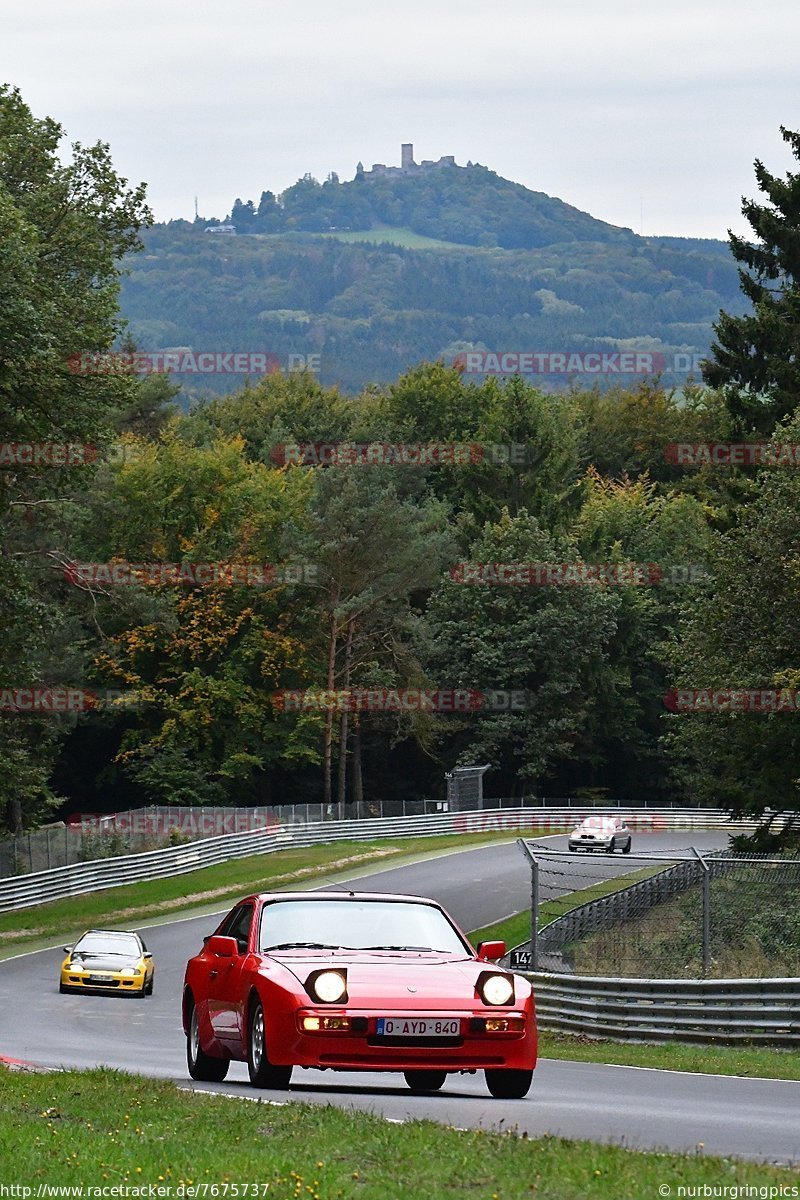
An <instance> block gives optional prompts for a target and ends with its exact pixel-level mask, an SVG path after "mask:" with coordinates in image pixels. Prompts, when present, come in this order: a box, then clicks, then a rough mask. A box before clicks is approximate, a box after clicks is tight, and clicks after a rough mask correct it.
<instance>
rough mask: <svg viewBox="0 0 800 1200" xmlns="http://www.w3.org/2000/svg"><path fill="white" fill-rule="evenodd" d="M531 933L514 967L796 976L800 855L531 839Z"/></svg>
mask: <svg viewBox="0 0 800 1200" xmlns="http://www.w3.org/2000/svg"><path fill="white" fill-rule="evenodd" d="M524 845H525V847H526V851H527V853H528V855H529V858H530V861H531V870H532V913H531V929H532V934H531V940H530V941H529V942H527V943H525V944H523V945H522V946H520V947H517V948H515V950H514V951H512V954H511V956H510V962H511V965H512V966H517V967H530V968H532V969H534V970H543V971H553V972H558V973H564V974H575V975H584V976H615V977H619V978H640V979H702V978H707V979H765V978H778V977H782V978H794V977H798V976H800V859H798V858H789V857H787V858H770V857H767V856H766V855H761V856H754V855H751V854H750V855H742V854H733V853H731V852H729V851H719V850H717V851H712V852H710V853H708V852H706V853H700V852H699V851H697V850H695V849H694V848H693V847H691V846H688V847H686V848H685V849H683V850H675V851H670V852H669V853H666V854H663V855H656V854H649V855H633V854H631V855H627V856H625V858H624V859H623V858H621V857H619V856H617V855H608V854H600V855H597V854H591V855H589V854H580V855H575V854H569V853H563V852H559V851H554V850H552V849H550V848H549V847H546V846H543V845H538V846H537V844H536V843H531V842H526V843H524Z"/></svg>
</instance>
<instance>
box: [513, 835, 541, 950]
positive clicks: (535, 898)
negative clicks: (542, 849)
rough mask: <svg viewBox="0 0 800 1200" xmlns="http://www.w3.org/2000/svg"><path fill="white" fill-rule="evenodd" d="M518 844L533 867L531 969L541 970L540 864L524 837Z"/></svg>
mask: <svg viewBox="0 0 800 1200" xmlns="http://www.w3.org/2000/svg"><path fill="white" fill-rule="evenodd" d="M517 845H518V846H519V848H520V850H521V851H522V853H523V854H524V855H525V857H526V858H527V860H528V862H529V863H530V867H531V958H530V967H529V970H531V971H538V970H539V864H538V862H537V861H536V858H535V857H534V856H533V855H532V854H531V852H530V850H529V849H528V844H527V842H526V841H525V839H524V838H517Z"/></svg>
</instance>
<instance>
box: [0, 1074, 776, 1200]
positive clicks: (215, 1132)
mask: <svg viewBox="0 0 800 1200" xmlns="http://www.w3.org/2000/svg"><path fill="white" fill-rule="evenodd" d="M534 1087H535V1084H534ZM542 1102H543V1103H544V1102H546V1101H544V1100H542ZM499 1116H500V1111H499V1110H498V1119H499ZM0 1157H1V1158H2V1161H3V1162H4V1163H5V1164H6V1168H5V1172H4V1174H5V1178H4V1179H3V1182H4V1183H6V1184H11V1183H16V1184H18V1185H19V1184H25V1185H27V1186H33V1187H34V1189H35V1187H36V1185H37V1184H39V1183H50V1184H55V1185H61V1186H70V1185H72V1186H75V1185H84V1186H86V1185H90V1186H93V1187H104V1186H114V1185H117V1186H118V1187H120V1188H125V1187H128V1188H145V1189H146V1188H148V1187H149V1185H151V1184H152V1185H154V1186H155V1187H158V1186H164V1187H165V1188H167V1187H168V1188H169V1189H170V1193H164V1194H169V1195H171V1196H172V1197H173V1198H175V1197H177V1196H180V1195H181V1188H182V1189H183V1193H184V1194H186V1195H190V1194H191V1193H190V1192H189V1187H190V1186H194V1187H196V1188H197V1191H196V1192H195V1195H196V1196H199V1197H202V1196H203V1191H202V1188H203V1185H207V1189H208V1190H207V1191H206V1196H207V1197H214V1196H218V1197H223V1196H224V1195H225V1192H224V1190H223V1189H224V1185H225V1184H226V1183H227V1184H228V1185H229V1191H228V1193H227V1194H228V1196H235V1195H236V1193H235V1192H234V1190H233V1185H237V1184H238V1185H240V1187H241V1185H242V1184H244V1183H248V1184H256V1185H259V1186H258V1190H257V1192H256V1191H252V1192H248V1193H247V1195H248V1196H255V1195H257V1196H258V1197H259V1198H266V1200H351V1198H352V1197H358V1198H359V1200H417V1198H424V1200H450V1198H453V1200H455V1198H456V1197H459V1198H461V1197H476V1200H516V1198H522V1197H531V1196H534V1195H535V1196H541V1197H547V1198H548V1200H642V1198H643V1197H647V1198H649V1197H657V1196H658V1195H659V1190H658V1189H659V1186H663V1185H668V1186H669V1187H670V1188H671V1189H672V1195H673V1196H677V1194H678V1192H677V1189H678V1187H679V1186H680V1185H686V1184H689V1185H694V1186H697V1185H700V1186H702V1185H704V1184H707V1185H709V1186H716V1187H720V1186H724V1185H727V1187H728V1188H730V1189H733V1188H734V1187H736V1186H741V1185H744V1184H747V1185H750V1186H761V1187H765V1188H768V1187H769V1186H770V1185H772V1186H773V1187H776V1188H777V1187H778V1186H779V1185H781V1184H783V1185H784V1187H785V1186H787V1185H789V1184H790V1183H791V1182H792V1179H793V1176H792V1175H791V1174H790V1173H789V1172H788V1171H786V1170H782V1169H780V1168H777V1167H772V1166H761V1165H757V1164H755V1163H749V1162H743V1161H736V1160H726V1159H720V1158H711V1157H709V1158H705V1157H699V1156H697V1155H681V1154H662V1153H641V1152H637V1151H631V1150H625V1149H622V1148H620V1147H615V1146H602V1145H595V1144H593V1143H591V1142H577V1141H568V1140H566V1139H562V1138H555V1137H550V1136H544V1137H542V1138H537V1139H528V1138H527V1137H525V1136H517V1135H516V1134H515V1133H513V1132H510V1133H502V1134H501V1133H491V1132H487V1131H484V1130H474V1131H467V1132H464V1131H459V1130H455V1129H450V1128H447V1127H443V1126H440V1125H437V1124H435V1123H434V1122H432V1121H413V1122H409V1123H407V1124H404V1125H396V1124H390V1123H389V1122H387V1121H384V1120H382V1119H381V1118H380V1117H377V1116H374V1115H372V1114H355V1113H349V1112H345V1111H343V1110H341V1109H337V1108H334V1107H331V1106H326V1107H323V1106H317V1105H306V1104H297V1103H290V1104H287V1105H285V1106H281V1107H278V1106H273V1105H264V1104H253V1103H248V1102H247V1101H245V1100H238V1099H230V1098H227V1097H224V1096H216V1095H213V1094H211V1093H203V1092H196V1093H192V1092H187V1091H179V1090H178V1089H176V1088H175V1086H174V1085H173V1084H171V1083H167V1082H162V1081H159V1080H153V1079H143V1078H142V1079H140V1078H135V1077H132V1076H127V1075H123V1074H121V1073H119V1072H114V1071H105V1070H103V1071H87V1072H65V1073H63V1074H50V1075H45V1074H30V1073H18V1072H9V1071H2V1084H1V1085H0ZM12 1164H13V1166H12ZM212 1185H217V1190H216V1192H214V1191H212V1190H211V1189H212ZM267 1185H268V1186H267ZM130 1194H135V1193H130ZM145 1194H147V1193H146V1192H145ZM238 1194H239V1196H242V1192H241V1191H239V1193H238ZM662 1194H663V1193H662ZM728 1194H729V1195H730V1194H735V1193H733V1192H732V1191H731V1192H729V1193H728ZM762 1194H765V1195H768V1194H769V1192H766V1191H765V1192H764V1193H762ZM773 1194H774V1195H777V1194H778V1192H777V1191H776V1192H774V1193H773ZM34 1195H35V1190H34Z"/></svg>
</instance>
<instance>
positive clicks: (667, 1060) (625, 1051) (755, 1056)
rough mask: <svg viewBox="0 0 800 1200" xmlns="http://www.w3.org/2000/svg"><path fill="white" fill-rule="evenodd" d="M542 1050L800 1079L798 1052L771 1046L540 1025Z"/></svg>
mask: <svg viewBox="0 0 800 1200" xmlns="http://www.w3.org/2000/svg"><path fill="white" fill-rule="evenodd" d="M539 1054H540V1055H541V1056H542V1058H563V1059H569V1060H571V1061H573V1062H593V1063H605V1064H609V1065H615V1066H623V1067H653V1068H655V1069H657V1070H662V1071H690V1072H692V1073H693V1074H694V1073H698V1074H701V1073H704V1074H707V1075H747V1076H751V1077H754V1078H760V1079H794V1080H798V1081H800V1055H799V1054H798V1053H797V1051H796V1050H778V1049H774V1048H772V1047H769V1046H705V1045H696V1044H695V1043H688V1042H656V1043H652V1042H651V1043H644V1042H609V1041H603V1040H600V1039H598V1038H591V1037H587V1036H586V1035H584V1034H569V1033H551V1032H548V1031H547V1030H541V1031H540V1033H539Z"/></svg>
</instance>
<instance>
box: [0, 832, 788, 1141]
mask: <svg viewBox="0 0 800 1200" xmlns="http://www.w3.org/2000/svg"><path fill="white" fill-rule="evenodd" d="M724 841H725V835H724V834H721V833H716V832H714V833H712V832H705V833H701V832H698V831H697V830H693V831H691V833H687V832H680V833H674V832H668V833H666V832H662V833H654V834H638V835H636V838H635V843H636V844H635V850H641V851H643V852H644V851H647V852H655V853H659V854H660V853H661V852H662V851H667V850H668V849H670V848H683V847H685V846H688V845H689V844H693V845H695V846H697V847H698V848H699V849H712V848H713V847H715V846H719V845H722V844H724ZM545 844H547V845H550V846H552V847H554V848H563V847H564V845H565V839H564V838H561V837H554V838H548V839H547V841H546V843H545ZM575 857H576V858H577V859H578V861H577V862H575V863H574V865H573V862H572V858H566V856H565V859H564V862H565V864H566V866H567V867H568V868H571V869H572V870H573V871H574V872H576V873H581V872H585V870H586V869H587V868H586V864H585V862H584V859H583V856H575ZM603 857H604V858H605V856H603ZM606 862H607V863H608V869H611V870H614V871H615V872H616V871H617V869H619V871H620V872H622V871H625V870H635V869H637V868H638V867H639V866H641V865H642V864H637V863H636V862H631V861H630V860H628V859H625V858H623V856H622V855H616V856H615V857H614V860H613V863H614V866H613V867H612V866H611V860H609V859H606ZM608 869H607V870H606V871H605V872H604V873H608ZM566 886H567V884H566V883H565V888H566ZM573 886H574V885H573ZM353 887H354V888H356V889H364V890H374V891H382V892H399V893H403V892H408V893H411V894H417V895H425V896H430V897H431V898H433V899H436V900H438V901H439V902H440V903H442V904H443V905H444V906H445V908H447V910H448V911H449V912H450V913H451V915H452V916H453V917H454V918H455V920H456V921H458V923H459V924H460V925H461V926H462V928H464V929H467V930H469V929H473V928H476V927H478V926H481V925H486V924H489V923H491V922H493V921H495V920H499V919H501V918H503V917H505V916H507V915H509V914H510V913H512V912H517V911H520V910H522V909H523V908H525V906H526V904H527V903H528V898H529V895H530V872H529V868H528V865H527V863H526V861H525V859H524V857H523V855H522V854H521V852H520V851H519V850H518V849H517V848H516V847H515V846H514V844H513V841H512V842H508V843H500V844H493V845H491V846H486V847H480V848H473V849H470V850H465V851H460V852H456V853H452V852H451V853H448V854H446V855H442V856H438V857H435V858H429V859H426V860H424V861H422V862H416V863H412V864H409V865H406V866H398V867H395V868H391V869H388V870H383V871H380V872H378V873H373V874H369V875H367V874H359V875H358V877H354V878H353ZM228 907H230V905H226V906H225V908H224V910H223V912H224V911H227V909H228ZM221 916H222V912H221V913H220V917H216V916H202V917H192V918H189V919H183V920H177V921H175V920H173V921H170V922H169V923H167V924H161V925H155V926H153V927H151V928H149V929H147V932H146V934H145V936H146V940H147V944H148V947H149V948H150V949H151V950H152V952H153V954H154V958H155V963H156V979H155V991H154V994H153V996H152V997H148V998H147V999H144V1000H139V999H136V998H134V997H130V996H116V995H115V996H92V995H63V996H62V995H60V994H59V992H58V968H59V965H60V961H61V958H62V957H63V954H62V952H61V950H60V949H51V950H41V951H37V952H35V953H28V954H22V955H19V956H17V957H15V958H10V959H6V960H5V961H3V962H0V1056H4V1057H7V1058H10V1059H16V1060H23V1061H28V1062H32V1063H36V1064H41V1065H44V1066H50V1067H57V1066H65V1067H93V1066H97V1065H99V1064H103V1065H107V1066H112V1067H117V1068H119V1069H121V1070H126V1071H132V1072H136V1073H139V1074H147V1075H153V1076H158V1077H162V1078H163V1077H166V1078H171V1079H175V1080H176V1081H177V1082H179V1083H181V1084H182V1085H184V1086H191V1087H195V1088H202V1089H203V1090H213V1091H220V1092H225V1093H229V1094H233V1095H241V1096H248V1097H251V1098H253V1097H256V1096H259V1097H260V1098H262V1099H269V1100H273V1101H275V1102H285V1101H286V1099H287V1097H288V1098H290V1099H291V1098H294V1099H297V1100H304V1101H308V1102H314V1103H323V1104H326V1103H332V1104H336V1105H340V1106H345V1107H350V1108H356V1109H367V1110H369V1111H370V1112H378V1113H382V1114H384V1115H385V1116H387V1117H390V1118H393V1119H395V1120H407V1119H419V1118H422V1117H428V1118H431V1119H433V1120H437V1121H442V1122H444V1123H447V1124H450V1125H454V1126H461V1127H476V1126H482V1127H483V1128H494V1127H497V1126H499V1125H502V1127H503V1128H506V1129H508V1128H511V1127H515V1128H517V1129H518V1130H519V1131H520V1132H523V1131H525V1132H527V1133H528V1134H529V1135H530V1136H531V1137H535V1136H539V1135H541V1134H542V1133H545V1132H548V1133H550V1134H553V1135H561V1136H564V1137H575V1138H588V1139H591V1140H594V1141H603V1142H615V1143H622V1144H625V1145H627V1146H631V1147H639V1148H650V1149H654V1148H662V1149H670V1150H695V1149H700V1150H701V1151H704V1152H706V1153H714V1154H722V1155H726V1156H728V1155H730V1156H740V1157H747V1158H753V1159H758V1160H763V1161H773V1162H780V1163H787V1162H800V1083H796V1082H790V1081H784V1080H766V1079H749V1078H736V1077H726V1076H714V1075H694V1074H684V1073H679V1072H668V1071H656V1070H649V1069H641V1068H632V1067H619V1066H605V1065H601V1064H595V1063H579V1062H566V1061H557V1060H546V1059H545V1060H540V1063H539V1065H538V1067H537V1069H536V1073H535V1076H534V1084H533V1087H532V1089H531V1091H530V1093H529V1095H528V1096H527V1097H526V1098H525V1099H524V1100H493V1099H491V1098H490V1097H489V1095H488V1093H487V1091H486V1087H485V1084H484V1081H483V1078H482V1076H481V1075H480V1074H478V1075H451V1076H449V1077H448V1080H447V1083H446V1084H445V1087H444V1088H443V1089H442V1091H441V1092H439V1093H437V1094H435V1095H430V1096H414V1095H412V1094H411V1093H410V1092H409V1091H408V1089H407V1088H406V1086H405V1083H404V1082H403V1081H402V1078H400V1080H399V1081H398V1082H395V1079H394V1077H393V1076H391V1075H387V1074H376V1073H369V1072H364V1073H361V1072H359V1073H353V1074H350V1073H348V1074H343V1073H338V1072H337V1073H333V1072H320V1071H310V1070H309V1071H306V1070H296V1071H295V1073H294V1077H293V1080H292V1086H291V1088H290V1090H289V1092H288V1093H285V1092H284V1093H281V1092H269V1091H267V1092H257V1091H255V1090H254V1089H253V1088H251V1087H250V1086H249V1084H248V1083H247V1069H246V1066H245V1064H243V1063H233V1064H232V1065H231V1069H230V1073H229V1077H228V1079H227V1080H226V1081H225V1082H224V1083H223V1084H218V1085H214V1084H192V1083H191V1081H190V1080H189V1078H188V1075H187V1072H186V1066H185V1051H184V1036H183V1031H182V1028H181V1018H180V997H181V987H182V982H183V973H184V968H185V965H186V961H187V959H188V958H189V957H191V956H192V955H193V954H195V953H196V952H197V950H198V949H199V947H200V945H201V943H202V938H203V936H204V935H205V934H207V933H210V932H212V931H213V929H214V928H215V927H216V925H217V924H218V923H219V919H220V918H221Z"/></svg>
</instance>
